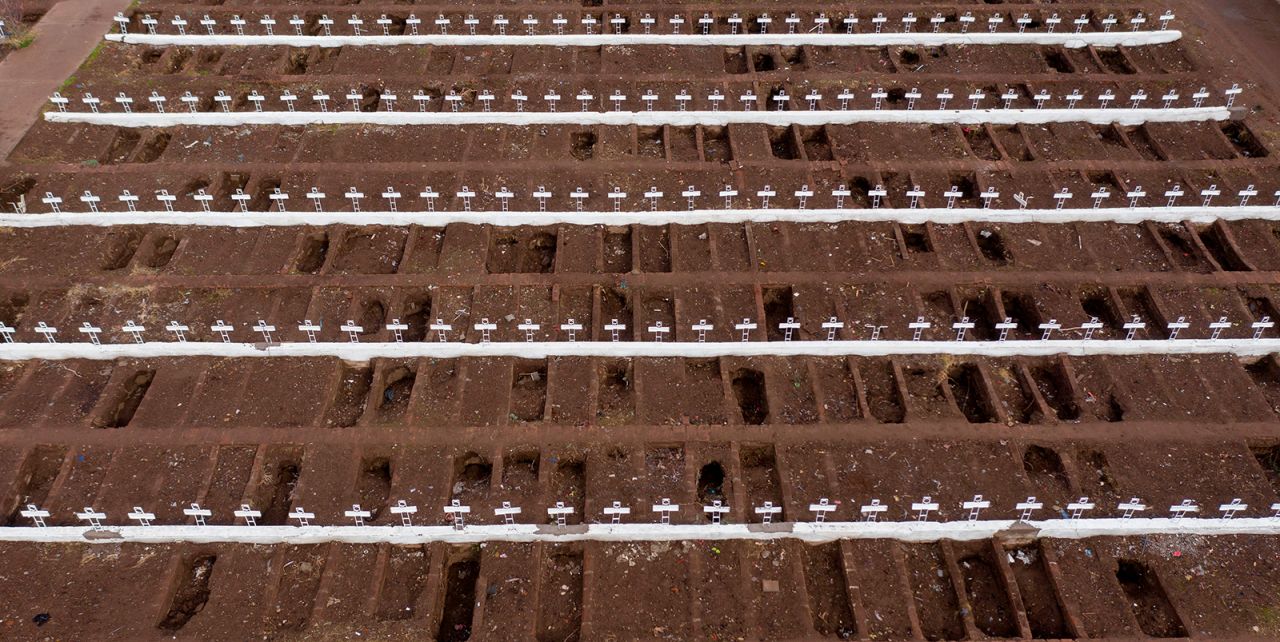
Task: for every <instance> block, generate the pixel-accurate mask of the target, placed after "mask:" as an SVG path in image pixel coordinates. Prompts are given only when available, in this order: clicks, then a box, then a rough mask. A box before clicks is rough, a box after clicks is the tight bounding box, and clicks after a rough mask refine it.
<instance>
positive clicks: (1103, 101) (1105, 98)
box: [1098, 89, 1116, 109]
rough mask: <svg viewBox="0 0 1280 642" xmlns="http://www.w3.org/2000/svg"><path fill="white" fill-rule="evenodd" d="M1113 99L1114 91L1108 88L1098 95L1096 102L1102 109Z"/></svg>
mask: <svg viewBox="0 0 1280 642" xmlns="http://www.w3.org/2000/svg"><path fill="white" fill-rule="evenodd" d="M1115 99H1116V95H1115V93H1114V92H1112V91H1111V90H1110V89H1108V90H1106V91H1104V92H1102V94H1101V95H1099V96H1098V103H1099V104H1100V105H1101V106H1102V109H1106V108H1107V106H1108V105H1110V104H1111V101H1113V100H1115Z"/></svg>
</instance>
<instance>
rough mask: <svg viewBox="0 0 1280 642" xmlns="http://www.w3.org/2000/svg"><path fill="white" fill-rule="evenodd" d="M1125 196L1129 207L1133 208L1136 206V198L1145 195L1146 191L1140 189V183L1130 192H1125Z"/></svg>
mask: <svg viewBox="0 0 1280 642" xmlns="http://www.w3.org/2000/svg"><path fill="white" fill-rule="evenodd" d="M1125 196H1127V197H1128V198H1129V209H1134V208H1136V207H1138V199H1142V198H1146V197H1147V192H1146V191H1145V190H1143V189H1142V186H1141V185H1139V186H1138V187H1137V188H1135V189H1134V190H1133V191H1132V192H1129V193H1128V194H1125Z"/></svg>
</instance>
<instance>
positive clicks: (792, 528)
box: [0, 517, 1280, 544]
mask: <svg viewBox="0 0 1280 642" xmlns="http://www.w3.org/2000/svg"><path fill="white" fill-rule="evenodd" d="M1014 526H1018V528H1017V529H1016V530H1013V531H1010V529H1011V528H1013V527H1014ZM1001 534H1007V535H1010V536H1014V537H1029V538H1033V539H1035V538H1048V539H1081V538H1086V537H1104V536H1114V537H1124V536H1135V535H1277V534H1280V519H1275V518H1242V517H1237V518H1233V519H1220V518H1209V519H1196V518H1184V519H1173V518H1136V517H1135V518H1131V519H1118V518H1104V519H1076V520H1063V519H1054V520H1044V521H1031V522H1022V523H1019V522H1017V521H1015V520H986V521H974V522H969V521H960V522H825V523H816V522H796V523H780V524H773V525H767V526H766V525H762V524H751V525H747V524H721V525H719V526H716V525H711V524H699V525H677V524H672V525H663V524H590V525H587V526H585V527H584V526H568V527H556V526H552V525H544V526H540V525H535V524H516V525H511V526H507V525H492V526H488V525H486V526H467V527H466V528H465V529H464V530H461V531H459V530H455V529H454V528H453V527H451V526H301V527H297V526H190V525H182V526H172V525H155V526H104V527H103V528H102V530H97V531H95V530H93V529H91V528H88V527H82V526H50V527H45V528H37V527H33V526H32V527H27V526H21V527H6V528H0V541H5V542H36V543H91V544H92V543H102V544H119V543H121V542H133V543H143V544H164V543H177V542H187V543H196V544H212V543H237V544H319V543H326V542H342V543H348V544H375V543H384V542H385V543H390V544H423V543H428V542H447V543H452V544H467V543H478V542H498V541H505V542H571V541H599V542H637V541H638V542H655V541H682V540H776V539H799V540H803V541H806V542H815V543H817V542H831V541H835V540H840V539H894V540H901V541H906V542H932V541H937V540H940V539H951V540H980V539H989V538H991V537H993V536H997V535H1001Z"/></svg>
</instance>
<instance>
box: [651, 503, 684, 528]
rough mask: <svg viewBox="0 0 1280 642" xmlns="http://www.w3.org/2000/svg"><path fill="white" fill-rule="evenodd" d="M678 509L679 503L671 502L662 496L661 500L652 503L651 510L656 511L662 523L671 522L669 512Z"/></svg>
mask: <svg viewBox="0 0 1280 642" xmlns="http://www.w3.org/2000/svg"><path fill="white" fill-rule="evenodd" d="M679 510H680V505H679V504H672V503H671V500H670V499H668V498H666V497H663V498H662V501H661V502H659V503H657V504H654V505H653V512H655V513H658V515H659V519H660V520H661V522H662V523H663V524H670V523H671V514H672V513H675V512H678V511H679Z"/></svg>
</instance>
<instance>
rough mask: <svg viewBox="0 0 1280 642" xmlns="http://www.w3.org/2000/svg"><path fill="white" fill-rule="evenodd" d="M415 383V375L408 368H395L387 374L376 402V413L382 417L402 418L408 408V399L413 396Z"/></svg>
mask: <svg viewBox="0 0 1280 642" xmlns="http://www.w3.org/2000/svg"><path fill="white" fill-rule="evenodd" d="M416 381H417V373H416V372H414V371H413V370H412V369H410V368H409V367H408V366H396V367H395V368H393V369H392V370H391V371H390V372H388V373H387V377H386V381H385V383H383V385H382V395H381V398H380V399H379V400H378V412H379V413H380V414H381V415H382V416H383V417H388V416H395V417H399V416H402V415H403V414H404V412H405V410H407V409H408V408H409V398H410V396H412V395H413V384H414V382H416Z"/></svg>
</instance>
